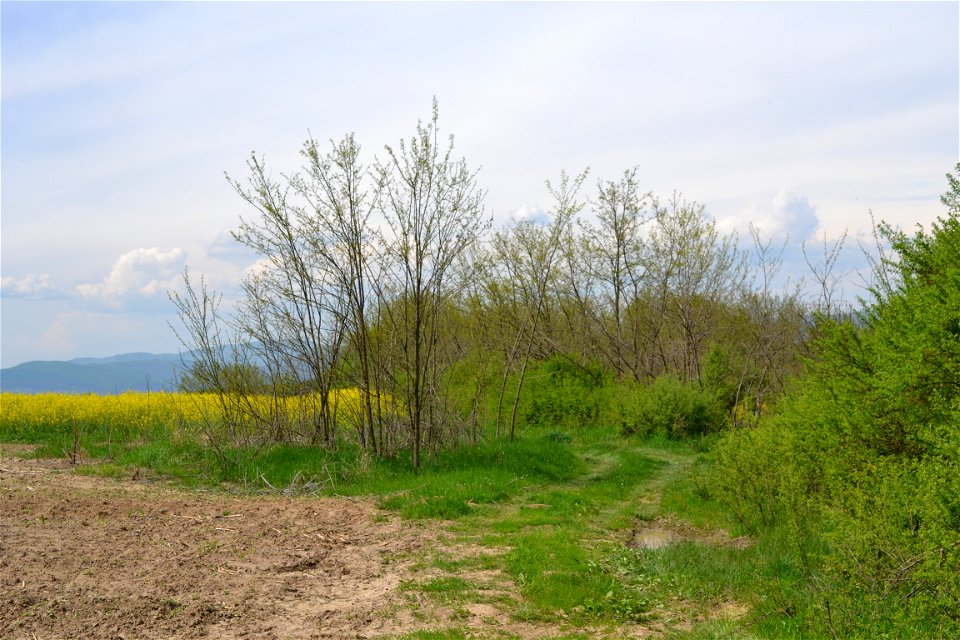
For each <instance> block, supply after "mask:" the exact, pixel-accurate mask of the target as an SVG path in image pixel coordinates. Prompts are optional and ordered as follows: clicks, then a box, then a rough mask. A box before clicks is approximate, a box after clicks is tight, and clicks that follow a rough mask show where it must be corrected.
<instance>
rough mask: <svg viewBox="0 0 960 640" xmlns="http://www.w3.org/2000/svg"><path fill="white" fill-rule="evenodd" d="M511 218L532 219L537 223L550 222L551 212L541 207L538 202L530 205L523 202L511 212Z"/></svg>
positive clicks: (515, 219) (517, 220) (518, 220)
mask: <svg viewBox="0 0 960 640" xmlns="http://www.w3.org/2000/svg"><path fill="white" fill-rule="evenodd" d="M510 218H511V219H512V220H514V221H516V222H524V221H530V222H533V223H535V224H549V223H550V214H549V213H548V212H547V211H545V210H544V209H543V208H542V207H540V205H536V204H534V205H530V204H527V203H523V204H522V205H520V207H518V208H517V209H516V210H514V212H513V213H512V214H510Z"/></svg>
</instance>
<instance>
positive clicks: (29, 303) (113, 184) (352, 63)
mask: <svg viewBox="0 0 960 640" xmlns="http://www.w3.org/2000/svg"><path fill="white" fill-rule="evenodd" d="M958 24H960V5H958V4H957V3H955V2H942V3H811V4H807V3H771V4H766V3H741V4H728V3H705V4H700V3H667V4H659V3H611V4H601V3H589V4H578V3H559V4H553V3H523V4H512V3H482V4H472V3H442V4H433V3H429V4H428V3H415V4H406V3H388V4H380V3H348V4H338V3H287V4H283V3H17V2H7V1H4V2H3V3H2V4H0V30H2V33H0V48H2V57H0V65H2V69H0V71H2V75H0V78H2V81H0V83H2V105H0V124H2V138H0V144H2V150H0V162H2V167H0V178H2V192H0V200H2V259H0V272H2V279H3V289H2V299H0V305H2V306H0V314H2V315H0V320H2V323H0V330H2V336H0V339H2V342H0V360H2V365H3V366H5V367H6V366H11V365H14V364H17V363H19V362H23V361H26V360H33V359H67V358H72V357H78V356H100V355H109V354H113V353H119V352H125V351H140V350H144V351H175V350H176V349H177V347H178V345H177V342H176V339H175V338H174V336H173V333H172V331H171V330H170V328H169V327H168V324H167V323H168V322H169V321H171V320H173V317H172V315H171V305H170V304H169V302H168V301H167V297H166V291H167V290H168V289H170V288H173V287H175V286H177V278H178V274H179V273H180V271H181V270H182V269H183V267H184V266H185V265H189V266H190V267H191V269H192V270H195V271H201V272H204V273H206V274H207V277H208V279H209V280H210V281H211V283H212V284H213V285H214V286H216V287H218V288H222V289H226V290H228V291H229V290H231V289H232V288H233V287H235V286H236V283H237V282H238V281H239V278H240V277H241V274H242V273H243V271H244V269H245V268H247V267H248V266H249V265H250V264H251V263H252V262H253V260H254V257H253V256H251V255H249V254H248V253H246V252H244V251H240V250H238V249H237V248H236V247H235V246H233V245H232V244H231V242H230V241H229V240H228V238H229V235H228V232H229V229H231V228H232V227H234V226H235V225H236V223H237V220H238V217H239V216H240V215H242V214H244V213H246V211H245V209H244V207H243V206H242V203H241V202H240V200H239V199H238V197H237V196H236V194H234V193H233V191H232V190H231V189H230V187H229V185H228V184H227V183H226V181H225V180H224V179H223V172H224V171H227V172H229V173H231V174H232V175H235V176H237V177H242V176H243V174H244V162H245V160H246V158H247V156H248V154H249V153H250V151H252V150H256V151H257V152H259V153H263V154H265V155H266V157H267V160H268V162H269V163H270V165H271V166H272V167H274V169H275V170H276V172H277V173H280V172H292V171H295V170H296V169H297V168H298V166H299V159H298V157H297V152H298V151H299V148H300V145H301V144H302V142H303V140H304V139H305V138H306V136H307V131H308V130H309V131H310V132H312V133H313V135H314V136H316V137H317V138H320V139H325V138H339V137H341V136H342V135H343V134H345V133H347V132H351V131H353V132H356V134H357V137H358V139H359V140H360V142H361V144H363V145H364V149H365V151H366V152H367V153H368V158H370V159H372V157H373V156H374V155H376V154H380V155H382V149H383V145H384V144H394V143H396V141H397V140H398V139H399V138H401V137H405V136H408V135H410V134H411V133H412V131H413V128H414V126H415V124H416V122H417V120H418V119H420V118H424V117H427V116H428V115H429V109H430V101H431V98H432V96H434V95H436V96H437V98H438V100H439V102H440V114H441V126H442V127H443V128H444V130H446V131H447V132H452V133H454V134H456V139H457V151H458V153H459V154H461V155H463V156H464V157H465V158H466V159H467V161H468V163H469V164H470V165H471V166H473V167H479V168H480V174H479V182H480V185H481V186H482V187H483V188H484V189H486V190H487V191H488V196H487V200H486V205H487V210H488V212H489V213H490V214H491V215H493V217H494V219H495V220H496V221H498V222H503V221H506V220H508V219H510V218H511V217H516V216H522V215H536V212H537V211H539V210H541V209H542V208H543V207H545V206H547V205H548V203H549V199H548V195H547V191H546V189H545V187H544V184H543V183H544V180H546V179H549V178H556V177H557V175H558V174H559V172H560V171H561V170H563V169H565V170H567V171H570V172H576V171H579V170H581V169H583V168H585V167H588V166H589V167H590V169H591V176H592V178H591V181H592V180H593V179H597V178H616V177H617V176H618V175H620V174H621V173H622V171H623V170H624V169H626V168H628V167H633V166H637V167H638V168H639V170H638V176H639V178H640V181H641V184H642V185H643V186H644V188H645V189H650V190H652V191H653V192H654V193H657V194H659V195H662V196H664V197H666V196H669V195H670V194H671V193H672V192H673V191H674V190H679V191H682V192H683V194H684V195H685V196H686V197H687V198H689V199H693V200H697V201H699V202H702V203H704V204H705V205H706V206H707V210H708V211H709V212H710V214H711V215H712V216H714V218H715V219H717V221H718V224H719V225H720V226H721V228H723V229H727V230H735V229H739V230H740V231H741V233H742V232H743V231H744V229H745V226H746V223H747V221H748V220H753V221H754V222H756V223H758V224H759V225H760V226H761V228H762V229H763V230H764V231H765V233H767V234H768V235H770V236H774V237H777V238H781V237H785V236H786V234H787V233H789V234H790V240H789V245H788V248H787V255H788V259H789V262H790V265H791V268H796V269H799V266H798V265H799V263H800V262H802V261H799V260H798V255H799V248H800V246H801V244H802V243H803V242H804V241H807V242H820V243H821V245H822V238H823V235H824V234H826V236H827V237H828V238H836V237H838V236H839V235H840V234H841V233H842V232H843V230H844V229H847V230H848V231H849V234H850V237H851V238H852V239H853V240H854V241H855V240H856V239H857V238H865V237H866V236H867V234H868V233H869V226H870V218H869V211H871V210H872V211H873V213H874V215H875V216H876V217H877V218H878V219H885V220H888V221H890V222H892V223H894V224H897V225H900V226H902V227H912V226H913V225H915V224H916V223H923V224H928V223H929V222H930V221H931V220H932V219H934V218H935V217H936V215H938V214H939V213H940V212H941V206H940V204H939V194H940V193H941V192H942V191H943V190H944V188H945V185H946V181H945V179H944V174H945V173H946V172H947V171H950V170H951V169H952V167H953V165H954V164H955V163H956V162H957V160H958V159H960V124H958V123H960V53H958V51H960V27H958ZM590 191H592V189H591V190H589V191H588V193H587V195H592V194H591V193H590ZM849 244H850V246H852V247H853V249H855V248H856V247H855V242H851V243H849ZM849 260H850V261H851V264H852V263H853V262H855V261H856V256H854V255H853V254H852V253H851V257H849ZM798 275H799V274H798Z"/></svg>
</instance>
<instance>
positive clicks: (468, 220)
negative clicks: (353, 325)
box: [378, 99, 490, 467]
mask: <svg viewBox="0 0 960 640" xmlns="http://www.w3.org/2000/svg"><path fill="white" fill-rule="evenodd" d="M439 135H440V131H439V111H438V106H437V101H436V99H434V101H433V115H432V117H431V119H430V121H429V122H427V123H426V124H423V123H422V122H421V123H418V124H417V132H416V135H415V136H413V137H412V138H411V139H410V140H409V141H403V140H401V141H400V144H399V146H398V147H397V148H393V147H389V146H388V147H386V151H387V160H386V161H385V162H383V163H382V164H379V165H378V169H379V173H380V177H381V180H382V182H383V185H384V188H383V192H382V195H381V206H382V212H383V215H384V218H385V220H386V224H387V227H388V231H387V234H386V235H385V237H384V238H383V251H384V254H385V257H386V258H387V260H388V261H389V263H388V265H387V266H386V271H385V274H384V275H385V276H386V283H385V284H386V287H389V289H387V288H384V289H381V295H383V293H389V294H392V295H393V296H396V300H397V302H398V303H399V304H393V305H386V306H384V310H385V311H386V312H387V315H386V318H385V320H386V321H387V322H388V323H389V324H390V326H391V328H392V329H393V330H394V332H395V333H396V335H397V336H398V337H399V339H400V345H399V346H400V350H401V358H400V361H399V365H400V368H401V370H402V373H403V376H402V379H403V385H404V388H403V396H404V399H405V402H406V408H407V411H408V414H409V421H410V434H411V438H412V445H413V464H414V467H419V466H420V447H421V442H422V436H423V432H424V427H425V426H426V428H427V429H429V430H431V433H430V434H428V435H429V436H431V437H432V436H433V435H434V434H433V432H432V430H434V429H436V428H437V426H438V425H437V424H436V422H435V421H432V420H429V419H428V418H429V416H430V415H431V410H432V409H436V408H437V407H436V405H434V404H432V403H434V402H435V401H436V400H437V399H438V396H437V393H436V391H437V385H438V383H439V367H438V362H437V360H436V356H437V353H436V346H437V343H438V336H439V331H440V321H441V316H442V312H443V302H444V299H445V298H446V296H447V295H448V294H449V291H448V290H447V287H448V275H449V273H450V271H451V269H452V268H453V266H454V263H455V261H456V259H457V258H458V257H459V256H460V255H461V254H462V253H463V252H464V251H465V250H466V249H467V248H468V247H470V246H471V245H472V244H473V243H474V242H476V241H477V239H478V238H479V237H480V236H481V235H482V233H483V232H484V231H485V230H486V229H487V228H489V226H490V221H489V219H487V218H484V215H483V196H484V194H483V193H482V192H480V191H479V189H478V188H477V183H476V174H475V173H473V172H471V171H470V170H469V169H468V168H467V165H466V162H465V161H464V160H462V159H461V160H454V159H453V137H452V136H451V137H450V138H448V140H447V143H446V144H445V145H444V144H442V143H441V142H440V138H439Z"/></svg>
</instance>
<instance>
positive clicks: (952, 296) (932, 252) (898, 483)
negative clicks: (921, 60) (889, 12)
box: [716, 165, 960, 637]
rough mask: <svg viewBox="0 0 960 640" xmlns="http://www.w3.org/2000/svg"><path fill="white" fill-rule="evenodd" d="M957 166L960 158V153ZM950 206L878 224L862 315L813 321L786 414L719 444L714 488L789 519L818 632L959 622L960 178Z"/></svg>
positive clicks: (762, 519)
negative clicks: (882, 253) (904, 225)
mask: <svg viewBox="0 0 960 640" xmlns="http://www.w3.org/2000/svg"><path fill="white" fill-rule="evenodd" d="M958 169H960V165H958ZM950 184H951V191H950V193H948V194H947V195H946V196H944V198H943V202H944V204H946V205H947V207H948V213H947V216H946V217H944V218H941V219H940V220H938V221H937V222H936V223H934V224H933V226H932V228H931V229H930V230H929V231H927V232H924V231H922V230H921V231H919V232H917V233H916V234H915V235H913V236H910V235H907V234H904V233H902V232H899V231H895V230H892V229H890V228H889V227H886V226H881V227H880V228H879V231H880V233H881V235H882V237H883V238H885V239H886V240H888V241H889V243H890V246H891V248H892V253H893V256H895V258H896V259H895V260H884V262H882V263H881V264H880V265H878V271H877V276H878V278H877V285H876V286H875V288H874V289H873V290H872V292H871V299H870V300H869V301H866V304H865V307H866V308H865V311H864V313H863V314H862V317H861V318H860V319H859V322H857V323H853V322H837V321H834V320H831V319H827V318H821V319H820V320H819V321H818V324H817V328H816V332H817V337H816V339H815V342H814V345H813V350H812V354H813V355H812V357H811V359H810V361H809V362H808V363H807V368H806V372H805V374H804V375H803V377H802V379H801V380H800V381H799V383H798V386H797V388H796V390H795V391H794V392H793V393H791V394H790V395H789V397H788V398H786V399H785V401H784V402H783V404H782V406H781V408H780V411H779V413H778V415H777V416H775V417H774V418H772V419H770V420H766V421H763V422H762V423H761V424H760V426H759V427H758V428H757V429H755V430H749V431H742V432H735V433H731V434H729V435H728V436H726V437H725V438H724V439H723V441H722V442H721V444H720V446H719V447H718V449H717V452H716V456H717V458H716V459H717V462H718V469H719V474H718V477H717V483H716V491H717V493H718V494H719V495H720V497H721V498H722V499H723V500H724V501H725V502H726V503H727V504H728V505H729V506H730V507H731V508H732V509H733V511H734V513H735V514H736V515H737V516H738V517H739V519H740V520H741V522H742V523H743V524H744V525H746V526H747V527H748V528H752V529H755V530H760V529H763V528H765V527H769V526H772V525H782V526H785V527H787V528H788V529H789V530H790V532H791V534H792V536H793V539H794V541H795V543H796V544H795V548H796V551H797V553H798V554H799V556H800V557H801V558H802V560H803V563H804V566H805V567H806V570H807V571H808V573H809V575H810V581H809V584H810V585H811V588H812V589H813V591H814V592H815V595H816V597H815V598H814V602H817V603H818V605H817V606H818V607H819V608H816V609H815V610H810V609H808V610H805V611H801V613H803V614H804V615H805V616H806V617H807V619H808V622H809V624H810V625H811V626H812V627H814V628H815V629H816V632H817V633H820V634H830V635H834V636H840V637H856V636H860V637H880V636H885V637H921V636H922V637H957V635H958V634H960V182H958V181H957V179H956V178H954V177H952V176H951V177H950Z"/></svg>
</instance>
